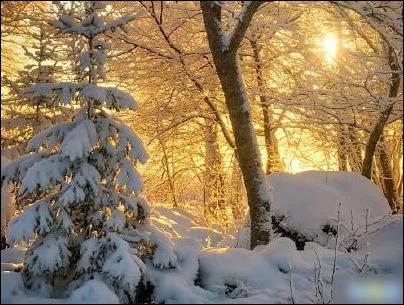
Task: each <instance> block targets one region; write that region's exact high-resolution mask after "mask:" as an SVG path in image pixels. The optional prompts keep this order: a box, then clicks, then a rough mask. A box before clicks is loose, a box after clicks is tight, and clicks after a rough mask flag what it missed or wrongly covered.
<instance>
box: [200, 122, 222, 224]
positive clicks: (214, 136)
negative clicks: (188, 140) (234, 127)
mask: <svg viewBox="0 0 404 305" xmlns="http://www.w3.org/2000/svg"><path fill="white" fill-rule="evenodd" d="M205 190H206V191H205V204H206V207H207V209H206V211H207V212H208V213H209V214H210V215H214V216H215V217H218V218H220V217H225V214H226V213H225V212H226V206H225V192H224V177H223V171H222V156H221V153H220V149H219V143H218V125H217V123H216V121H212V120H209V119H205Z"/></svg>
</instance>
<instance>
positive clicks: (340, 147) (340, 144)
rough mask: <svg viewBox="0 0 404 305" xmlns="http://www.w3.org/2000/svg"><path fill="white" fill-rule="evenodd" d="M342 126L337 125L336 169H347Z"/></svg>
mask: <svg viewBox="0 0 404 305" xmlns="http://www.w3.org/2000/svg"><path fill="white" fill-rule="evenodd" d="M345 136H346V135H345V132H344V129H343V126H337V152H338V170H340V171H347V170H348V156H347V154H346V146H347V145H346V142H347V141H346V140H345Z"/></svg>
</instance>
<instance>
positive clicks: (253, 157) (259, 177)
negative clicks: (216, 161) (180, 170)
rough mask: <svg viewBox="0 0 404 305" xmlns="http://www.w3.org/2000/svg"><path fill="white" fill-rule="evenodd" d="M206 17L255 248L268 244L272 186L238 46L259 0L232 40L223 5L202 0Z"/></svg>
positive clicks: (249, 4) (243, 19)
mask: <svg viewBox="0 0 404 305" xmlns="http://www.w3.org/2000/svg"><path fill="white" fill-rule="evenodd" d="M200 4H201V8H202V13H203V19H204V23H205V28H206V32H207V36H208V41H209V47H210V50H211V52H212V56H213V60H214V63H215V66H216V71H217V74H218V76H219V79H220V83H221V86H222V90H223V92H224V96H225V100H226V106H227V109H228V110H229V114H230V121H231V124H232V127H233V132H234V138H235V143H236V149H237V152H238V157H239V164H240V168H241V172H242V174H243V178H244V184H245V187H246V191H247V198H248V205H249V208H250V218H251V248H252V249H253V248H254V247H255V246H257V245H263V244H267V243H268V242H269V239H270V233H271V223H270V221H271V216H270V196H269V187H268V184H267V181H266V179H265V174H264V171H263V169H262V164H261V156H260V152H259V148H258V144H257V138H256V135H255V130H254V127H253V124H252V120H251V113H250V104H249V101H248V97H247V94H246V90H245V85H244V81H243V79H242V76H241V71H240V67H239V64H238V57H237V49H238V46H239V44H240V42H241V40H242V38H243V37H244V34H245V31H246V29H247V27H248V25H249V23H250V21H251V18H252V16H253V14H254V13H255V11H256V10H257V9H258V6H259V3H257V2H255V1H253V2H246V3H245V4H244V6H247V7H248V9H246V11H245V12H244V14H243V18H242V20H239V23H238V25H237V27H236V28H235V31H234V32H233V34H232V35H231V37H230V39H229V41H228V42H225V41H224V39H223V37H224V35H226V34H225V33H223V32H222V26H221V24H220V23H221V7H220V6H219V5H218V4H217V3H216V2H213V1H201V2H200Z"/></svg>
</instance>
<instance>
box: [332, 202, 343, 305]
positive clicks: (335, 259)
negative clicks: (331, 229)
mask: <svg viewBox="0 0 404 305" xmlns="http://www.w3.org/2000/svg"><path fill="white" fill-rule="evenodd" d="M340 213H341V202H340V203H339V205H338V218H337V235H336V237H335V247H334V262H333V265H332V275H331V300H330V301H331V302H332V300H333V290H334V289H333V284H334V276H335V268H336V262H337V248H338V235H339V225H340Z"/></svg>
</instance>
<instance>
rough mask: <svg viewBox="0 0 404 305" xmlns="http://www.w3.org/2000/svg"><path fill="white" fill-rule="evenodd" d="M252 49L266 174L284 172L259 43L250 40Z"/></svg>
mask: <svg viewBox="0 0 404 305" xmlns="http://www.w3.org/2000/svg"><path fill="white" fill-rule="evenodd" d="M250 43H251V48H252V50H253V53H254V61H255V72H256V75H257V85H258V90H259V92H260V93H259V99H260V104H261V109H262V116H263V120H264V137H265V148H266V152H267V164H266V173H267V174H270V173H273V172H282V171H283V170H284V167H283V164H282V161H281V158H280V155H279V148H278V141H277V139H276V137H275V131H276V129H275V128H273V120H272V112H271V108H270V106H269V101H268V99H267V98H266V96H265V84H264V78H263V67H262V62H261V58H260V50H259V47H258V44H257V41H256V40H254V39H251V40H250Z"/></svg>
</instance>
